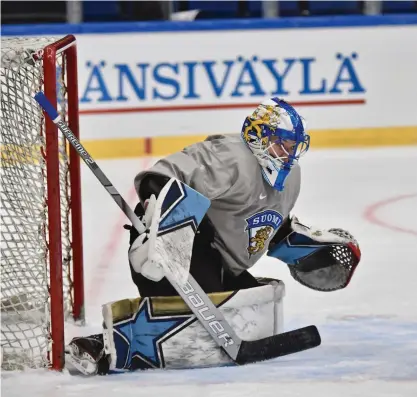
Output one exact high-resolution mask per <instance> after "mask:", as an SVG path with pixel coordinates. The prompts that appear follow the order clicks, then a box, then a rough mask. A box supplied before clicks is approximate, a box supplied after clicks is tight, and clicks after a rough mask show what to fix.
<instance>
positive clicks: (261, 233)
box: [248, 226, 274, 255]
mask: <svg viewBox="0 0 417 397" xmlns="http://www.w3.org/2000/svg"><path fill="white" fill-rule="evenodd" d="M273 230H274V229H273V228H272V227H271V226H265V227H263V228H262V229H259V230H257V231H256V234H255V237H252V238H251V239H250V243H251V244H254V245H250V246H249V247H248V252H249V254H250V255H254V254H256V253H257V252H260V251H262V250H263V249H264V248H265V242H266V241H267V240H268V239H269V236H270V234H271V232H272V231H273Z"/></svg>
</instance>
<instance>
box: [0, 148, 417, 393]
mask: <svg viewBox="0 0 417 397" xmlns="http://www.w3.org/2000/svg"><path fill="white" fill-rule="evenodd" d="M153 161H154V159H130V160H117V161H116V160H111V161H110V160H108V161H99V165H100V166H101V167H102V169H103V171H104V172H105V173H106V174H107V175H108V177H109V178H110V179H111V181H112V182H113V183H114V185H115V186H116V187H117V189H118V190H119V191H120V193H121V194H122V195H123V196H124V197H125V198H126V199H127V201H128V202H129V203H130V204H131V205H132V206H133V205H134V204H135V203H136V197H135V192H134V190H133V184H132V180H133V177H134V175H135V174H136V173H137V172H138V171H139V170H141V169H143V168H146V167H148V166H150V165H151V164H152V162H153ZM301 165H302V169H303V173H302V189H301V195H300V198H299V201H298V202H297V204H296V208H295V210H294V213H295V214H297V215H298V217H299V218H300V219H301V220H303V221H304V222H306V223H312V224H315V225H317V226H320V227H323V228H328V227H342V228H345V229H347V230H349V231H350V232H351V233H352V234H354V235H355V237H357V239H358V241H359V243H360V246H361V249H362V260H361V263H360V265H359V267H358V269H357V271H356V273H355V275H354V277H353V279H352V282H351V284H350V285H349V286H348V288H346V289H345V290H342V291H338V292H332V293H321V292H315V291H312V290H308V289H307V288H305V287H303V286H301V285H299V284H297V283H296V282H295V281H293V280H292V279H291V276H290V275H289V272H288V270H287V268H286V266H285V265H283V264H282V263H281V262H278V261H275V260H272V259H270V258H265V259H262V260H260V261H259V263H258V264H257V265H256V266H255V267H254V268H253V269H252V271H253V273H254V274H256V275H263V276H271V277H277V278H280V279H282V280H284V282H285V283H286V286H287V295H286V298H285V301H284V302H285V321H286V323H285V327H286V329H292V328H295V327H298V326H303V325H308V324H316V325H317V326H318V328H319V329H320V331H321V334H322V345H321V346H320V347H318V348H316V349H313V350H309V351H306V352H302V353H299V354H295V355H292V356H287V357H284V358H280V359H276V360H272V361H269V362H263V363H259V364H253V365H247V366H243V367H229V368H211V369H199V370H182V371H178V370H177V371H163V370H153V371H144V372H135V373H130V374H124V375H111V376H106V377H93V378H82V377H74V376H70V375H69V374H68V373H66V372H64V373H53V372H51V371H48V370H34V371H28V372H26V373H19V372H12V373H11V372H5V371H3V373H2V386H1V387H2V393H4V394H2V395H3V396H5V397H15V396H31V397H40V396H42V397H51V396H59V397H84V396H93V395H97V396H100V397H114V396H117V397H123V396H135V397H139V396H163V397H167V396H180V397H189V396H190V397H191V396H199V397H208V396H210V397H220V396H227V397H232V396H239V397H240V396H257V397H260V396H268V397H269V396H276V397H284V396H303V397H305V396H313V397H315V396H317V397H325V396H331V397H334V396H337V397H344V396H349V397H351V396H363V397H371V396H375V397H385V396H395V397H411V396H413V397H414V396H416V395H417V147H404V148H400V147H397V148H382V149H366V150H365V149H351V150H316V151H313V150H312V151H310V152H309V153H308V154H307V155H306V156H305V157H304V158H303V159H302V162H301ZM82 171H83V220H84V229H83V233H84V249H85V282H86V313H87V325H86V326H85V327H82V328H81V327H75V326H69V325H68V327H67V335H66V339H67V340H70V339H71V338H72V337H73V336H75V335H80V334H89V333H91V332H95V331H100V323H101V312H100V309H101V304H102V303H104V302H108V301H112V300H117V299H121V298H126V297H134V296H136V294H137V292H136V290H135V288H134V286H133V284H132V282H131V281H130V274H129V268H128V264H127V260H126V251H127V246H128V232H127V231H125V230H124V229H123V228H122V225H123V224H124V223H127V221H126V219H125V218H124V216H123V215H121V213H120V211H119V209H118V207H117V206H116V205H115V204H114V202H113V201H112V199H111V198H110V197H109V196H108V195H107V193H106V192H105V190H104V189H103V188H102V187H101V185H100V184H99V182H98V181H97V180H95V177H94V176H93V175H92V174H91V173H90V171H89V170H88V169H87V168H86V167H83V170H82Z"/></svg>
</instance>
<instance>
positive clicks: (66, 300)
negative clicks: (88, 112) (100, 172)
mask: <svg viewBox="0 0 417 397" xmlns="http://www.w3.org/2000/svg"><path fill="white" fill-rule="evenodd" d="M76 56H77V55H76V42H75V38H74V37H73V36H66V37H64V38H62V39H57V38H39V37H38V38H2V39H1V141H0V144H1V167H0V175H1V181H0V183H1V186H0V194H1V258H0V259H1V353H2V368H3V369H22V368H26V367H30V368H39V367H51V368H54V369H60V368H62V367H63V365H64V321H65V320H66V319H67V318H69V317H71V318H73V319H75V320H80V321H83V316H84V313H83V300H84V296H83V269H82V266H83V264H82V229H81V191H80V163H79V158H78V156H77V154H76V152H75V151H73V149H72V148H69V147H68V145H67V144H66V141H65V139H64V137H63V136H62V135H61V134H59V133H58V131H57V128H56V127H55V125H54V124H53V123H52V122H51V121H50V120H49V119H48V118H45V116H44V114H43V112H42V110H41V108H40V107H39V106H38V104H37V103H36V102H35V100H34V99H33V95H34V94H35V93H36V92H37V91H39V90H42V91H44V93H45V95H46V96H47V97H48V98H49V100H50V101H51V102H52V103H54V104H56V105H57V108H58V111H59V113H60V115H61V117H63V119H64V120H66V121H67V122H68V124H69V126H70V128H71V130H72V131H73V132H74V134H76V135H77V134H78V92H77V58H76Z"/></svg>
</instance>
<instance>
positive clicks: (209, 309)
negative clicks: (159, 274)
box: [34, 92, 321, 364]
mask: <svg viewBox="0 0 417 397" xmlns="http://www.w3.org/2000/svg"><path fill="white" fill-rule="evenodd" d="M34 98H35V100H36V101H37V102H38V103H39V105H40V106H41V107H42V108H43V110H44V112H45V113H46V114H47V115H48V116H49V117H50V119H51V120H52V121H53V122H54V123H55V124H56V125H57V127H58V128H59V130H60V131H61V132H62V133H63V134H64V135H65V137H66V138H67V140H68V141H69V142H70V144H71V145H72V146H73V147H74V149H75V150H76V151H77V153H78V154H79V156H80V157H81V158H82V159H83V161H84V162H85V164H86V165H87V166H88V168H90V170H91V171H92V172H93V174H94V175H95V176H96V177H97V179H98V180H99V182H100V183H101V184H102V185H103V186H104V188H105V189H106V190H107V192H108V193H109V194H110V195H111V196H112V197H113V199H114V201H115V202H116V203H117V205H118V206H119V207H120V209H121V210H122V211H123V212H124V213H125V215H126V216H127V217H128V218H129V220H130V221H131V222H132V225H133V227H134V228H135V229H136V230H137V231H138V232H139V233H143V232H145V226H144V225H143V224H142V222H141V221H140V220H139V218H138V217H137V216H136V214H135V213H134V212H133V210H132V209H131V208H130V206H129V205H128V204H127V203H126V201H125V200H124V199H123V197H122V196H121V195H120V194H119V192H118V191H117V190H116V188H115V187H114V186H113V184H112V183H111V182H110V180H109V179H108V178H107V176H106V175H105V174H104V173H103V171H102V170H101V169H100V168H99V166H98V165H97V163H96V162H95V161H94V159H93V158H92V157H91V156H90V155H89V154H88V152H87V151H86V150H85V148H84V147H83V145H82V144H81V143H80V142H79V140H78V139H77V137H76V136H75V135H74V134H73V133H72V131H71V130H70V129H69V127H68V125H67V124H66V123H65V122H64V121H63V120H62V119H61V116H60V115H59V114H58V112H57V110H56V109H55V107H54V106H53V105H52V104H51V102H50V101H49V100H48V98H46V96H45V94H44V93H43V92H38V93H36V95H35V96H34ZM164 275H165V277H166V278H167V279H168V281H169V282H170V283H171V284H172V286H173V287H174V288H175V290H176V291H177V292H178V294H179V295H180V296H181V298H182V299H183V300H184V302H185V303H186V304H187V306H188V307H189V308H190V310H191V311H192V312H193V313H194V315H195V316H196V317H197V319H198V320H199V321H200V323H201V324H202V326H203V327H204V328H205V329H206V330H207V332H208V333H209V334H210V336H211V337H212V338H213V340H214V341H215V342H216V343H217V345H219V346H220V347H221V348H222V349H223V351H224V352H226V353H227V354H228V355H229V357H230V358H231V359H232V360H233V361H234V362H235V363H236V364H247V363H253V362H257V361H263V360H268V359H272V358H276V357H280V356H284V355H287V354H292V353H297V352H300V351H303V350H307V349H311V348H314V347H316V346H319V345H320V343H321V338H320V334H319V332H318V330H317V327H316V326H314V325H310V326H307V327H303V328H298V329H295V330H292V331H289V332H285V333H282V334H278V335H273V336H270V337H266V338H263V339H259V340H254V341H245V340H242V339H241V338H239V337H238V335H237V334H236V333H235V331H234V330H233V329H232V327H231V326H230V324H229V323H228V322H227V320H226V319H225V317H224V316H223V314H222V313H221V312H220V310H219V309H218V308H217V307H216V306H215V305H214V304H213V303H212V301H211V300H210V299H209V297H208V296H207V294H206V293H205V292H204V291H203V289H202V288H201V287H200V285H199V284H198V283H197V282H196V281H195V279H194V278H193V277H192V275H191V274H189V275H188V281H187V282H186V283H185V285H183V286H181V285H179V284H178V283H177V282H176V280H175V279H174V278H173V277H172V276H171V275H170V274H168V273H166V274H164ZM196 301H198V302H201V301H203V302H204V306H201V305H200V304H199V305H198V307H197V305H196V306H195V305H194V304H193V303H195V302H196ZM202 308H203V309H204V310H202Z"/></svg>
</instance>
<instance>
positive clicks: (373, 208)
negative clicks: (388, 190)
mask: <svg viewBox="0 0 417 397" xmlns="http://www.w3.org/2000/svg"><path fill="white" fill-rule="evenodd" d="M413 197H417V194H405V195H401V196H395V197H391V198H389V199H386V200H383V201H379V202H377V203H374V204H372V205H370V206H369V207H367V208H366V209H365V212H364V218H365V219H366V220H367V221H369V222H371V223H373V224H375V225H378V226H381V227H384V228H387V229H390V230H393V231H396V232H399V233H407V234H412V235H414V236H417V231H416V230H413V229H405V228H403V227H400V226H397V225H392V224H390V223H388V222H385V221H383V220H381V219H380V218H378V215H377V212H378V210H379V209H381V208H382V207H386V206H388V205H391V204H395V203H397V202H399V201H401V200H406V199H410V198H413Z"/></svg>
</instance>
